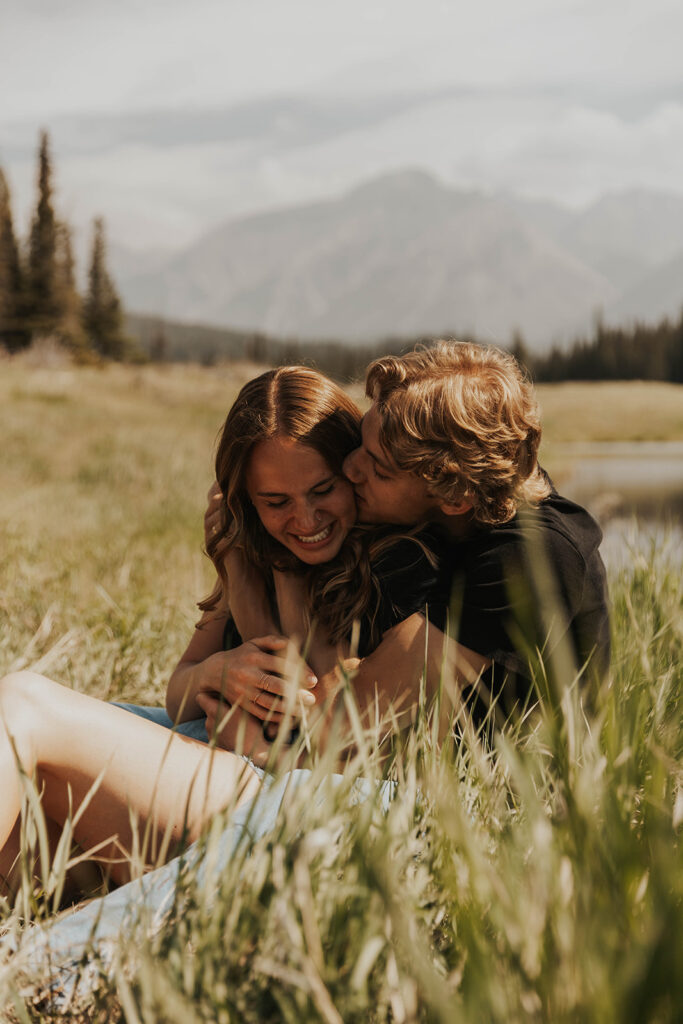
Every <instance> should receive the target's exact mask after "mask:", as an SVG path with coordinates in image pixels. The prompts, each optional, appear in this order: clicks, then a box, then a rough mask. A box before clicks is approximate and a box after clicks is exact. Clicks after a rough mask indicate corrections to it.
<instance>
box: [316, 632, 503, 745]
mask: <svg viewBox="0 0 683 1024" xmlns="http://www.w3.org/2000/svg"><path fill="white" fill-rule="evenodd" d="M490 665H491V660H490V659H489V658H486V657H484V656H483V655H481V654H477V653H476V652H475V651H471V650H469V649H468V648H466V647H463V646H462V644H459V643H458V642H457V641H455V640H452V639H450V638H448V637H447V636H446V635H445V634H444V633H443V632H442V631H441V630H439V629H437V628H436V627H435V626H432V625H430V624H429V623H428V622H427V621H426V619H425V618H424V616H423V615H420V614H418V613H415V614H413V615H411V616H409V618H407V619H404V621H403V622H400V623H398V625H396V626H393V627H392V628H391V629H390V630H388V631H387V632H386V633H385V634H384V636H383V638H382V642H381V643H380V645H379V646H378V647H377V649H376V650H375V651H373V652H372V654H369V655H368V656H367V657H366V658H363V659H362V660H360V661H357V662H356V663H355V666H354V670H353V676H352V683H351V685H352V688H353V693H354V698H355V701H356V704H357V706H358V709H359V712H360V714H361V720H362V721H363V724H364V725H366V726H369V725H371V724H372V723H373V722H374V721H375V718H376V717H377V718H378V719H379V721H380V722H382V721H384V722H387V721H388V720H389V719H390V718H391V717H395V719H396V721H397V722H398V724H399V727H403V728H405V727H407V726H409V725H410V724H412V723H413V722H414V720H415V717H416V712H417V708H418V702H419V700H420V689H421V684H422V678H423V675H424V680H425V696H426V699H427V701H428V702H429V701H430V700H431V699H433V698H434V697H435V696H436V694H437V693H438V692H439V689H440V688H442V706H441V715H442V721H443V723H444V724H445V723H446V722H447V721H448V720H449V719H450V717H451V711H453V710H457V709H458V707H459V705H460V703H461V693H462V689H463V687H465V686H470V685H473V684H476V682H477V680H478V679H479V677H480V676H481V673H482V672H483V671H484V670H485V669H487V668H489V667H490ZM338 691H339V676H338V672H337V671H336V670H333V671H332V672H327V673H325V674H324V675H322V676H321V677H320V678H319V681H318V685H317V687H316V688H315V691H313V692H314V695H315V697H316V704H317V706H318V708H321V707H322V706H323V705H325V706H326V707H325V721H324V723H323V730H322V731H323V734H324V735H326V734H327V729H328V727H329V724H330V723H331V720H332V718H333V717H334V715H335V714H336V711H337V708H339V707H340V696H339V692H338ZM335 694H336V696H334V695H335Z"/></svg>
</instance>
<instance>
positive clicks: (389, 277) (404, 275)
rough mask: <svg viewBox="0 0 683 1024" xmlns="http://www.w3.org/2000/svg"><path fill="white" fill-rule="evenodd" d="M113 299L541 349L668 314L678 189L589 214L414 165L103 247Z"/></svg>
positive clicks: (613, 198)
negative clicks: (462, 183)
mask: <svg viewBox="0 0 683 1024" xmlns="http://www.w3.org/2000/svg"><path fill="white" fill-rule="evenodd" d="M112 266H113V269H114V273H115V276H116V278H117V282H118V284H119V287H120V290H121V293H122V296H123V299H124V303H125V304H126V306H127V307H128V308H129V309H130V310H132V311H135V312H140V313H149V314H156V315H158V316H161V317H163V318H166V319H168V320H180V321H185V322H198V323H205V324H214V325H226V326H230V327H234V328H239V329H253V330H261V331H264V332H266V333H268V334H272V335H278V336H298V337H301V338H320V339H322V338H325V339H340V340H345V341H349V342H360V341H368V340H375V339H378V338H382V337H387V336H407V337H410V336H415V335H420V334H423V335H434V334H447V335H450V336H453V335H455V336H457V335H461V336H462V335H464V334H472V335H474V336H476V337H477V338H479V339H481V340H485V341H491V342H497V343H500V344H507V343H508V342H509V341H510V339H511V337H512V335H513V333H514V332H515V331H518V332H521V334H522V336H523V337H524V339H525V341H526V342H527V343H528V344H529V345H530V346H531V347H532V348H533V349H534V350H536V351H539V352H540V351H544V350H546V349H548V348H549V347H550V346H551V345H552V344H554V343H558V342H559V343H562V342H563V341H567V340H569V339H572V338H574V337H576V336H577V335H581V334H585V333H586V332H587V331H589V330H590V327H591V323H592V321H593V320H594V318H595V316H596V315H597V314H598V313H599V314H600V315H602V316H603V317H604V319H605V320H606V321H607V322H613V321H622V320H625V319H634V318H642V319H647V320H652V319H655V318H657V317H659V316H661V315H664V314H671V315H677V314H678V313H679V312H680V308H681V306H682V305H683V196H681V197H679V196H676V195H672V194H664V193H657V192H649V191H644V190H639V191H631V192H624V193H619V194H611V195H607V196H604V197H603V198H601V199H599V200H598V201H597V202H595V203H593V204H592V205H591V206H589V207H587V208H584V209H579V210H576V209H572V208H568V207H563V206H561V205H559V204H555V203H551V202H539V201H533V200H526V199H522V198H519V197H516V196H513V195H509V194H497V195H487V194H485V193H483V192H477V191H465V190H461V189H455V188H451V187H448V186H447V185H445V184H443V183H442V182H441V181H439V180H437V179H436V178H435V177H432V176H431V175H429V174H427V173H425V172H423V171H416V170H404V171H398V172H395V173H391V174H386V175H383V176H382V177H379V178H375V179H373V180H370V181H368V182H366V183H364V184H361V185H359V186H357V187H355V188H353V189H352V190H351V191H349V192H347V193H345V194H344V195H342V196H340V197H339V198H336V199H332V200H326V201H318V202H313V203H308V204H301V205H297V206H291V207H288V208H285V209H280V210H275V211H273V210H270V211H268V212H263V213H258V214H252V215H249V216H242V217H239V218H233V219H231V220H228V221H226V222H225V223H221V224H220V225H219V226H217V227H216V228H214V229H213V230H211V231H210V232H209V233H207V234H205V235H203V236H202V237H201V238H200V239H199V240H198V241H196V242H195V243H194V244H192V245H190V246H189V247H187V248H186V249H184V250H182V251H181V252H179V253H176V254H174V255H173V256H172V257H170V258H164V259H161V260H160V259H159V258H158V257H154V256H153V255H151V254H150V257H149V259H148V260H145V258H144V255H142V256H138V257H137V258H136V260H134V261H133V260H131V258H130V256H129V255H128V254H123V253H121V252H114V251H113V252H112Z"/></svg>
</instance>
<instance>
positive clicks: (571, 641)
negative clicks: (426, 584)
mask: <svg viewBox="0 0 683 1024" xmlns="http://www.w3.org/2000/svg"><path fill="white" fill-rule="evenodd" d="M601 540H602V532H601V530H600V527H599V526H598V524H597V523H596V522H595V520H594V519H593V518H592V517H591V516H590V515H589V514H588V512H586V510H585V509H583V508H581V506H580V505H577V504H575V503H574V502H572V501H569V500H568V499H566V498H563V497H562V496H561V495H559V494H557V492H556V491H555V490H554V489H553V491H552V493H551V494H550V496H549V497H548V498H546V499H545V501H542V502H541V503H540V505H539V506H538V507H537V508H535V509H524V510H522V511H520V512H519V513H518V514H517V515H515V516H514V518H513V519H512V520H510V522H508V523H503V524H500V525H497V526H484V527H481V528H479V529H477V530H475V531H474V532H471V533H470V534H469V535H468V536H467V537H465V538H463V539H462V540H457V541H453V540H451V543H450V548H449V552H448V559H447V565H446V566H444V570H445V572H444V577H443V579H442V583H441V590H440V591H439V590H438V589H437V590H435V591H434V593H433V595H432V601H431V603H430V606H429V620H430V622H433V623H434V624H435V625H436V626H438V627H439V629H441V630H444V631H445V630H446V629H448V632H449V634H450V635H451V636H453V637H455V638H456V639H457V640H458V641H459V642H460V643H461V644H462V645H463V646H464V647H467V648H469V649H470V650H472V651H476V652H477V653H478V654H481V655H483V656H484V657H487V658H490V659H491V661H492V662H493V671H489V673H488V674H487V678H486V679H485V680H484V682H486V683H487V685H488V686H489V687H490V688H492V689H493V691H494V692H496V693H497V692H498V691H502V694H503V697H502V698H501V702H502V704H503V709H504V710H510V709H511V707H512V705H513V704H514V703H520V702H521V703H526V702H527V701H528V698H529V695H530V691H531V686H530V677H531V675H532V673H533V666H534V663H537V662H538V656H539V653H540V654H541V655H542V657H543V660H544V663H545V667H546V671H547V670H550V671H551V672H553V673H554V674H555V676H556V677H558V676H561V678H562V680H564V682H565V683H568V682H571V679H572V678H573V676H574V674H575V673H576V671H577V670H578V669H582V668H584V666H587V669H586V672H588V673H590V674H593V673H597V674H602V673H604V671H605V670H606V668H607V665H608V663H609V644H610V639H609V617H608V599H607V583H606V576H605V567H604V565H603V562H602V559H601V557H600V554H599V551H598V546H599V544H600V541H601ZM449 598H450V599H449Z"/></svg>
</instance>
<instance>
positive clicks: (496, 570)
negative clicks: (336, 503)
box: [206, 342, 609, 728]
mask: <svg viewBox="0 0 683 1024" xmlns="http://www.w3.org/2000/svg"><path fill="white" fill-rule="evenodd" d="M366 391H367V394H368V397H369V398H371V399H372V405H371V407H370V409H369V411H368V412H367V413H366V415H365V417H364V420H363V428H362V437H363V444H362V446H361V447H360V448H358V449H357V450H356V451H355V452H353V453H352V454H351V455H349V456H348V458H347V460H346V462H345V465H344V471H345V473H346V475H347V477H348V478H349V480H350V481H351V482H352V483H353V485H354V488H355V492H356V497H357V504H358V511H359V517H360V519H361V520H363V521H366V522H370V523H394V524H404V525H412V524H418V523H432V524H434V529H435V531H437V533H438V536H435V542H436V544H437V546H438V548H439V551H440V552H441V556H442V557H441V561H442V571H441V578H440V581H439V583H438V585H437V586H436V587H435V589H434V591H433V593H432V595H431V599H430V601H429V605H428V607H427V608H426V609H425V614H414V615H412V616H411V617H410V618H408V619H406V620H404V621H403V622H401V623H399V624H398V625H397V626H394V627H393V629H391V630H389V631H388V632H387V633H386V634H385V635H384V638H383V641H382V643H381V644H380V646H379V647H378V648H377V650H376V651H374V652H373V653H372V654H370V655H368V656H367V657H366V658H365V659H363V661H362V662H361V663H360V664H359V665H358V667H357V670H356V674H355V676H354V694H355V696H356V699H357V701H358V703H359V705H360V707H361V709H367V710H368V712H369V713H373V710H374V709H375V707H376V706H379V708H380V711H383V710H386V709H387V708H388V707H389V706H391V707H393V708H394V709H396V708H399V709H402V710H403V713H404V715H405V717H406V718H407V719H410V717H412V713H413V711H414V708H415V707H416V706H417V701H418V696H419V693H420V681H421V677H422V675H423V672H424V670H425V668H426V672H425V677H426V692H427V695H428V696H431V695H433V694H434V693H435V692H436V691H437V689H438V687H439V686H440V685H441V684H443V683H445V685H446V688H447V690H448V691H449V692H450V695H451V697H452V699H453V701H454V702H456V703H458V704H459V703H460V702H461V701H462V700H463V698H464V699H466V701H467V703H468V708H469V711H470V712H471V714H472V715H473V717H474V718H475V720H477V721H480V720H481V719H482V718H483V717H485V716H486V715H487V714H488V713H489V711H488V709H489V707H490V706H491V704H492V703H493V704H494V706H495V707H494V710H495V716H496V717H497V718H498V719H500V718H501V717H502V718H505V717H507V716H508V715H509V714H510V713H512V712H513V711H514V710H517V711H521V710H523V708H524V707H525V706H526V705H527V704H528V703H529V702H530V701H531V700H533V697H534V692H535V689H534V684H533V682H532V680H533V678H534V677H536V678H545V679H549V680H550V681H551V682H553V681H554V682H555V683H557V684H558V685H560V686H563V685H569V684H570V683H571V682H572V681H573V680H574V679H576V678H578V677H579V675H582V676H584V677H586V676H595V675H599V674H601V673H602V672H604V670H605V668H606V665H607V663H608V660H609V622H608V613H607V588H606V582H605V570H604V566H603V564H602V560H601V558H600V555H599V551H598V546H599V543H600V540H601V537H602V535H601V532H600V528H599V527H598V525H597V523H595V521H594V520H593V519H592V518H591V517H590V516H589V515H588V513H587V512H586V511H585V509H583V508H581V507H580V506H578V505H576V504H574V503H573V502H571V501H568V500H567V499H565V498H563V497H561V496H560V495H558V494H557V493H556V491H555V490H554V488H553V486H552V484H551V482H550V480H549V478H548V477H547V475H546V474H545V473H544V472H543V470H542V469H541V468H540V467H539V465H538V461H537V454H538V448H539V444H540V439H541V428H540V420H539V414H538V408H537V404H536V400H535V397H534V393H533V389H532V387H531V384H530V383H529V382H528V381H527V380H526V378H525V377H524V375H523V374H522V372H521V370H520V368H519V366H518V364H517V363H516V361H515V360H514V359H513V357H512V356H510V355H509V354H507V353H505V352H503V351H501V350H498V349H495V348H483V347H480V346H476V345H471V344H468V343H462V342H440V343H437V344H436V345H435V346H433V347H431V348H424V349H420V350H417V351H414V352H411V353H409V354H408V355H406V356H403V357H401V358H398V357H393V356H389V357H385V358H382V359H378V360H376V361H375V362H373V363H372V364H371V365H370V367H369V368H368V372H367V378H366ZM216 507H217V506H216V502H215V501H214V502H213V503H212V504H211V505H210V507H209V510H208V514H207V515H208V518H207V529H210V528H211V523H212V518H211V517H212V516H213V515H215V514H216ZM242 585H243V586H246V585H247V581H246V580H244V581H243V582H242ZM541 662H542V665H541ZM335 682H336V677H335V674H334V672H332V673H324V672H323V673H319V681H318V684H317V686H316V688H315V694H316V698H317V702H318V703H319V704H324V703H326V702H327V701H328V699H329V695H330V693H331V692H332V691H333V690H334V688H335ZM207 701H209V703H210V702H211V701H213V703H212V704H210V706H209V704H207V708H206V710H207V713H208V716H209V717H208V722H207V725H208V727H209V728H213V725H214V723H215V715H216V713H217V705H218V702H217V701H216V700H215V699H214V698H207ZM278 703H279V699H278V698H275V697H274V698H273V699H272V700H270V699H269V697H268V694H266V693H264V694H263V697H262V699H260V700H259V705H260V707H257V708H255V709H254V710H253V713H254V714H256V715H258V716H259V717H262V716H263V717H267V715H268V714H269V713H270V712H271V709H274V710H275V709H277V707H278Z"/></svg>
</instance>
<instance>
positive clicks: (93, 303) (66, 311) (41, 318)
mask: <svg viewBox="0 0 683 1024" xmlns="http://www.w3.org/2000/svg"><path fill="white" fill-rule="evenodd" d="M46 337H50V338H54V339H56V340H57V341H58V342H59V343H60V344H62V345H64V346H66V347H67V348H69V349H70V350H71V351H73V352H74V353H75V354H76V355H78V356H80V357H87V356H88V355H99V356H104V357H106V358H109V359H123V358H124V357H125V356H127V355H130V354H131V342H130V339H128V338H127V337H126V334H125V332H124V318H123V310H122V308H121V302H120V300H119V296H118V294H117V292H116V288H115V286H114V283H113V281H112V279H111V277H110V275H109V273H108V271H107V260H106V242H105V233H104V221H103V220H102V218H101V217H98V218H96V219H95V221H94V231H93V246H92V257H91V262H90V270H89V274H88V290H87V294H86V295H85V297H84V298H81V296H80V295H79V294H78V290H77V288H76V280H75V269H74V256H73V248H72V244H71V232H70V230H69V227H68V225H67V224H66V223H65V222H64V221H61V220H59V219H58V217H57V215H56V213H55V209H54V204H53V186H52V162H51V158H50V146H49V139H48V135H47V132H42V133H41V137H40V147H39V151H38V198H37V202H36V207H35V211H34V214H33V218H32V221H31V227H30V232H29V237H28V239H27V241H26V243H25V245H24V246H21V245H20V244H19V242H18V241H17V238H16V235H15V232H14V225H13V220H12V204H11V197H10V191H9V186H8V184H7V179H6V178H5V175H4V173H3V171H2V168H0V345H4V347H5V348H6V349H8V350H9V351H10V352H18V351H20V350H21V349H23V348H27V347H28V346H29V345H30V344H31V343H32V342H33V341H35V340H37V339H39V338H46Z"/></svg>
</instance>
